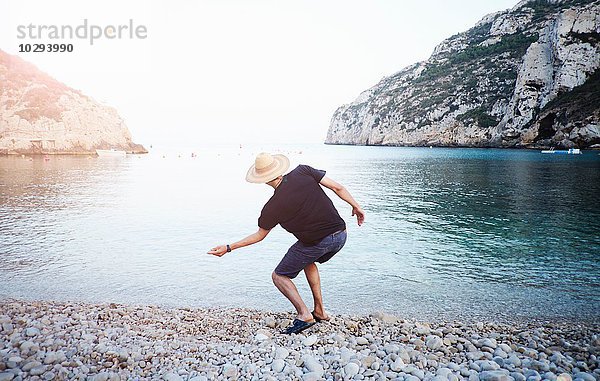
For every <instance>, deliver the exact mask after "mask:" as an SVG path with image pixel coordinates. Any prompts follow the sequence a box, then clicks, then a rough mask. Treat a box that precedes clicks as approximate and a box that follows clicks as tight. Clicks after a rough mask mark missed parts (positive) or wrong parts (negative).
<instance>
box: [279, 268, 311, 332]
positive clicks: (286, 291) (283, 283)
mask: <svg viewBox="0 0 600 381" xmlns="http://www.w3.org/2000/svg"><path fill="white" fill-rule="evenodd" d="M271 277H272V278H273V283H274V284H275V286H276V287H277V288H278V289H279V291H281V293H282V294H283V295H284V296H285V297H286V298H288V300H289V301H290V302H291V303H292V304H293V305H294V307H295V308H296V311H297V312H298V316H297V317H296V318H298V319H300V320H304V321H306V322H309V321H312V320H313V317H312V314H311V313H310V311H309V310H308V307H306V304H304V301H303V300H302V297H301V296H300V293H298V289H297V288H296V285H295V284H294V282H292V280H291V279H290V278H288V277H286V276H284V275H279V274H275V272H273V274H272V275H271Z"/></svg>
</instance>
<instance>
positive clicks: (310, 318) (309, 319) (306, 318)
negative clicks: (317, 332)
mask: <svg viewBox="0 0 600 381" xmlns="http://www.w3.org/2000/svg"><path fill="white" fill-rule="evenodd" d="M296 319H298V320H302V321H304V322H307V323H311V322H313V321H314V320H315V319H314V317H313V315H312V314H311V313H307V314H300V315H296Z"/></svg>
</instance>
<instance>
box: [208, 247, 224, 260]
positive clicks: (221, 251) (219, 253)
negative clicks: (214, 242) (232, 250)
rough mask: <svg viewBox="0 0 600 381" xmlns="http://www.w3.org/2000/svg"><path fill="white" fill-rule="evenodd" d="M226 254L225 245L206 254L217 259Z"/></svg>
mask: <svg viewBox="0 0 600 381" xmlns="http://www.w3.org/2000/svg"><path fill="white" fill-rule="evenodd" d="M226 253H227V245H219V246H216V247H213V248H212V249H210V251H209V252H207V253H206V254H211V255H215V256H217V257H222V256H223V255H225V254H226Z"/></svg>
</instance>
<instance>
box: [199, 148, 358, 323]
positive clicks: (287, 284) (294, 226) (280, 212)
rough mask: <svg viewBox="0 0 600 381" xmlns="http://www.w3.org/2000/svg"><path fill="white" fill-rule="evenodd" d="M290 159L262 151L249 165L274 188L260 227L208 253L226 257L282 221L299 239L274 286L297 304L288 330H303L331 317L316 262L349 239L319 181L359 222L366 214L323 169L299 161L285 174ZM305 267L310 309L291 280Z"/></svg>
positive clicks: (254, 178) (254, 177) (254, 179)
mask: <svg viewBox="0 0 600 381" xmlns="http://www.w3.org/2000/svg"><path fill="white" fill-rule="evenodd" d="M289 166H290V161H289V160H288V158H287V157H285V156H284V155H270V154H268V153H261V154H259V155H258V156H257V157H256V160H255V162H254V165H253V166H251V167H250V169H249V170H248V173H247V175H246V180H247V181H248V182H251V183H265V184H267V185H269V186H271V187H273V189H274V192H273V196H272V197H271V198H270V199H269V201H268V202H267V203H266V204H265V206H264V207H263V209H262V212H261V214H260V217H259V219H258V231H257V232H256V233H254V234H251V235H249V236H248V237H246V238H244V239H242V240H240V241H238V242H234V243H232V244H230V245H220V246H217V247H214V248H213V249H211V250H210V251H209V252H208V254H212V255H216V256H219V257H220V256H222V255H224V254H225V253H228V252H230V251H232V250H235V249H238V248H240V247H244V246H248V245H252V244H254V243H257V242H260V241H262V240H263V239H264V238H265V237H266V236H267V234H269V232H270V231H271V229H273V228H274V227H275V226H277V225H278V224H280V225H281V226H282V227H283V228H284V229H285V230H287V231H288V232H290V233H292V234H293V235H294V236H296V238H298V242H296V243H295V244H293V245H292V246H291V247H290V248H289V250H288V251H287V253H286V254H285V256H284V257H283V259H282V260H281V262H280V263H279V265H277V267H276V268H275V271H273V274H272V278H273V283H274V284H275V286H276V287H277V288H278V289H279V291H281V293H282V294H283V295H285V297H286V298H288V300H289V301H290V302H291V303H292V304H293V305H294V307H295V308H296V311H297V313H298V315H297V316H296V319H294V322H293V324H292V325H291V326H290V327H288V328H287V329H286V330H285V331H284V332H285V333H288V334H291V333H299V332H302V331H303V330H305V329H306V328H308V327H310V326H312V325H313V324H315V322H318V321H321V320H329V316H327V313H326V312H325V309H324V307H323V297H322V295H321V280H320V277H319V270H318V268H317V265H316V264H315V262H319V263H325V262H327V261H328V260H329V259H331V257H333V256H334V255H335V254H336V253H337V252H338V251H340V250H341V249H342V247H343V246H344V244H345V243H346V224H345V222H344V220H343V219H342V218H341V217H340V215H339V214H338V212H337V210H336V209H335V207H334V206H333V202H332V201H331V199H330V198H329V197H328V196H327V195H326V194H325V192H324V191H323V188H321V185H322V186H324V187H326V188H329V189H331V190H332V191H334V192H335V193H336V194H337V195H338V196H339V197H340V198H341V199H342V200H344V201H346V202H347V203H348V204H350V206H351V207H352V215H353V216H356V218H357V221H358V225H362V223H363V221H364V219H365V213H364V211H363V210H362V209H361V208H360V206H359V205H358V203H357V202H356V201H355V200H354V198H353V197H352V196H351V195H350V193H349V192H348V191H347V190H346V188H344V187H343V186H342V185H340V184H338V183H337V182H335V181H333V180H331V179H330V178H328V177H326V176H325V171H321V170H317V169H314V168H311V167H309V166H307V165H299V166H298V167H296V169H294V170H292V171H291V172H290V173H288V174H287V175H285V176H284V173H286V172H287V170H288V168H289ZM302 270H304V274H305V275H306V279H307V280H308V284H309V285H310V289H311V291H312V295H313V299H314V309H313V311H312V313H311V312H310V311H309V309H308V307H307V306H306V304H305V303H304V301H303V300H302V298H301V297H300V294H299V293H298V289H297V288H296V286H295V285H294V282H293V281H292V279H293V278H295V277H296V275H298V273H299V272H300V271H302Z"/></svg>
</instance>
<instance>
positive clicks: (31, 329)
mask: <svg viewBox="0 0 600 381" xmlns="http://www.w3.org/2000/svg"><path fill="white" fill-rule="evenodd" d="M39 334H40V330H39V329H37V328H35V327H29V328H26V329H25V336H28V337H33V336H37V335H39Z"/></svg>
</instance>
